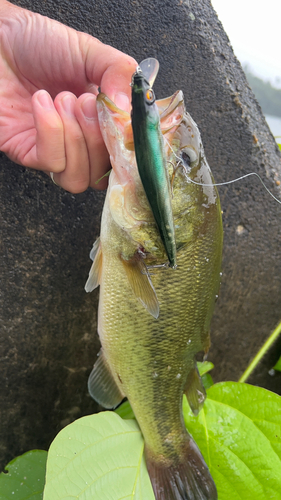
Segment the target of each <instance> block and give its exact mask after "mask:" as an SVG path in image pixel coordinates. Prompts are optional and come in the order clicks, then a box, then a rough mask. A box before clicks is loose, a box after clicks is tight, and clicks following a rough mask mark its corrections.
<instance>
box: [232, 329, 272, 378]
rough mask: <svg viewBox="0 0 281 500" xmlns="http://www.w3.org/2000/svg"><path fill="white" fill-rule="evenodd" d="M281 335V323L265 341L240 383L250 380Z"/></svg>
mask: <svg viewBox="0 0 281 500" xmlns="http://www.w3.org/2000/svg"><path fill="white" fill-rule="evenodd" d="M280 333H281V322H280V323H279V324H278V325H277V327H276V328H275V330H274V331H273V332H272V333H271V335H270V336H269V337H268V339H267V340H266V341H265V343H264V344H263V346H262V347H261V349H260V350H259V352H258V353H257V354H256V356H255V357H254V359H253V361H251V363H250V364H249V366H248V368H247V369H246V370H245V371H244V373H243V375H242V376H241V377H240V379H239V380H238V382H246V380H247V379H248V378H249V376H250V375H251V373H252V372H253V371H254V369H255V368H256V366H257V364H258V363H259V362H260V360H261V359H262V357H263V356H264V355H265V353H266V352H267V351H268V350H269V349H270V347H271V346H272V344H273V343H274V342H275V340H277V338H278V337H279V335H280Z"/></svg>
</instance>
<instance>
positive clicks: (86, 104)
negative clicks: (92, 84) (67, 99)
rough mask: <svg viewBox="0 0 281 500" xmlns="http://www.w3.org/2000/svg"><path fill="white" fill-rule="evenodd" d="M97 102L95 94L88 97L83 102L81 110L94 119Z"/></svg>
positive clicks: (87, 116)
mask: <svg viewBox="0 0 281 500" xmlns="http://www.w3.org/2000/svg"><path fill="white" fill-rule="evenodd" d="M95 102H96V100H95V98H94V97H93V96H89V97H86V99H84V101H82V102H81V110H82V113H83V115H84V116H85V117H86V118H91V119H92V120H93V119H95V118H96V116H95Z"/></svg>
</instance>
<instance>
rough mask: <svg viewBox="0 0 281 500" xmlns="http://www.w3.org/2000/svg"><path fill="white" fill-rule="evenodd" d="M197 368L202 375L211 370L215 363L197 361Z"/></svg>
mask: <svg viewBox="0 0 281 500" xmlns="http://www.w3.org/2000/svg"><path fill="white" fill-rule="evenodd" d="M197 368H198V371H199V373H200V375H201V377H202V376H203V375H205V373H208V372H210V371H211V370H212V369H213V368H214V365H213V363H211V361H203V362H202V363H201V362H200V361H197Z"/></svg>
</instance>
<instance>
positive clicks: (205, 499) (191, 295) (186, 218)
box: [85, 91, 223, 500]
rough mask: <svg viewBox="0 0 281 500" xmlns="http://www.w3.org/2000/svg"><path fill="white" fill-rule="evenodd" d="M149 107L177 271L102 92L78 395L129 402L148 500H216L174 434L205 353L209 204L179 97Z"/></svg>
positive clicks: (204, 166)
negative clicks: (94, 345) (103, 163)
mask: <svg viewBox="0 0 281 500" xmlns="http://www.w3.org/2000/svg"><path fill="white" fill-rule="evenodd" d="M156 105H157V108H158V113H159V124H160V129H161V134H162V138H163V148H164V154H165V158H166V160H165V162H164V168H165V169H167V178H168V180H169V183H170V188H169V196H170V201H171V208H172V219H173V227H174V234H175V245H176V263H177V267H176V268H172V267H171V266H169V265H167V260H169V259H168V255H167V251H166V248H165V244H164V242H163V238H162V237H161V234H160V231H159V227H158V224H157V221H156V220H155V217H154V214H153V211H152V208H151V204H150V202H149V200H148V197H147V195H146V189H145V186H144V185H143V182H142V179H141V176H140V173H139V168H138V165H137V160H136V152H135V147H134V146H135V139H134V133H133V129H132V119H131V116H130V113H128V112H125V111H123V110H121V109H119V108H118V107H117V106H116V105H115V104H114V103H113V102H112V101H111V100H110V99H109V98H108V97H107V96H106V95H105V94H103V93H100V94H99V95H98V97H97V110H98V119H99V124H100V129H101V133H102V135H103V138H104V141H105V144H106V147H107V149H108V151H109V154H110V161H111V165H112V171H111V173H110V176H109V184H108V189H107V193H106V198H105V203H104V207H103V212H102V220H101V231H100V237H99V238H98V239H97V241H96V242H95V243H94V246H93V248H92V250H91V253H90V257H91V259H92V261H93V263H92V267H91V270H90V273H89V278H88V280H87V283H86V286H85V289H86V291H87V292H90V291H92V290H94V289H95V288H96V287H98V286H100V294H99V308H98V333H99V337H100V341H101V346H102V347H101V351H100V353H99V355H98V358H97V361H96V362H95V364H94V367H93V369H92V372H91V373H90V376H89V380H88V389H89V392H90V395H91V396H92V397H93V398H94V399H95V400H96V401H97V402H98V403H99V404H101V405H102V406H103V407H104V408H106V409H113V408H116V407H117V406H118V405H119V404H120V403H121V402H122V400H123V399H124V398H125V397H126V398H128V400H129V402H130V404H131V407H132V409H133V411H134V414H135V417H136V419H137V422H138V424H139V426H140V429H141V432H142V434H143V437H144V442H145V459H146V464H147V469H148V473H149V476H150V480H151V484H152V488H153V491H154V495H155V498H156V500H217V491H216V487H215V484H214V482H213V479H212V477H211V475H210V472H209V469H208V467H207V465H206V463H205V461H204V459H203V456H202V455H201V453H200V451H199V449H198V447H197V445H196V443H195V442H194V440H193V439H192V437H191V436H190V435H189V434H188V432H187V430H186V428H185V425H184V420H183V414H182V398H183V395H184V394H185V395H186V397H187V400H188V402H189V405H190V407H191V409H192V411H193V412H194V414H195V415H196V414H198V412H199V411H200V409H201V407H202V405H203V403H204V399H205V396H206V394H205V390H204V387H203V385H202V382H201V379H200V376H199V373H198V370H197V367H196V359H195V356H196V354H197V353H198V352H201V351H203V352H204V353H207V351H208V349H209V347H210V336H209V329H210V321H211V317H212V314H213V310H214V307H215V302H216V298H217V295H218V291H219V286H220V270H221V259H222V241H223V231H222V220H221V208H220V200H219V195H218V192H217V189H216V187H215V186H214V185H212V184H213V183H214V180H213V176H212V173H211V170H210V168H209V166H208V163H207V160H206V157H205V154H204V150H203V145H202V140H201V136H200V132H199V130H198V127H197V125H196V123H195V122H194V121H193V119H192V118H191V116H190V115H189V113H188V112H187V111H186V108H185V104H184V97H183V93H182V91H177V92H175V93H174V94H173V95H172V96H171V97H168V98H165V99H161V100H158V101H156ZM194 182H196V183H197V184H194Z"/></svg>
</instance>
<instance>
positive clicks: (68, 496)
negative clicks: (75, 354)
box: [9, 382, 281, 500]
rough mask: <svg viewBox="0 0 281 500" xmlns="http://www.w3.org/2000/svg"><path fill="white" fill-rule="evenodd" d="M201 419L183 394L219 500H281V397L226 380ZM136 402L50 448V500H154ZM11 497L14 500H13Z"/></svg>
mask: <svg viewBox="0 0 281 500" xmlns="http://www.w3.org/2000/svg"><path fill="white" fill-rule="evenodd" d="M207 396H208V397H207V400H206V402H205V405H204V408H203V410H201V412H200V413H199V416H198V417H194V415H193V414H192V413H191V411H190V409H189V406H188V403H187V400H186V398H185V397H184V400H183V410H184V419H185V423H186V426H187V428H188V431H189V432H190V433H191V434H192V436H193V438H194V439H195V441H196V442H197V444H198V446H199V448H200V450H201V452H202V453H203V456H204V458H205V460H206V462H207V464H208V466H209V468H210V472H211V474H212V476H213V478H214V481H215V483H216V486H217V489H218V498H219V500H253V499H255V500H281V473H280V471H281V398H280V396H278V395H277V394H274V393H271V392H269V391H267V390H265V389H261V388H259V387H253V386H250V385H247V384H241V383H237V382H222V383H220V384H216V385H213V386H212V387H211V388H210V389H208V391H207ZM117 412H118V413H119V414H122V416H123V417H124V418H130V419H131V418H132V416H133V413H132V410H131V407H130V404H129V402H128V401H127V402H125V403H124V404H123V405H122V406H121V407H120V408H118V410H117V411H116V412H115V413H114V412H104V413H100V414H98V415H92V416H90V417H84V418H82V419H80V420H77V421H76V422H74V423H73V424H71V425H69V426H68V427H66V428H65V429H63V430H62V431H61V432H60V434H59V435H58V436H57V437H56V439H55V441H54V442H53V444H52V445H51V448H50V452H49V458H48V464H47V479H46V487H45V493H44V500H73V499H74V498H78V497H79V500H92V499H94V500H120V499H122V500H129V499H130V500H144V499H145V500H154V496H153V492H152V488H151V485H150V481H149V477H148V474H147V470H146V466H145V462H144V458H143V446H144V443H143V439H142V436H141V433H140V430H139V427H138V425H137V422H136V421H135V420H132V419H131V420H122V419H120V417H119V416H118V415H117V414H116V413H117ZM9 500H10V499H9Z"/></svg>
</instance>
